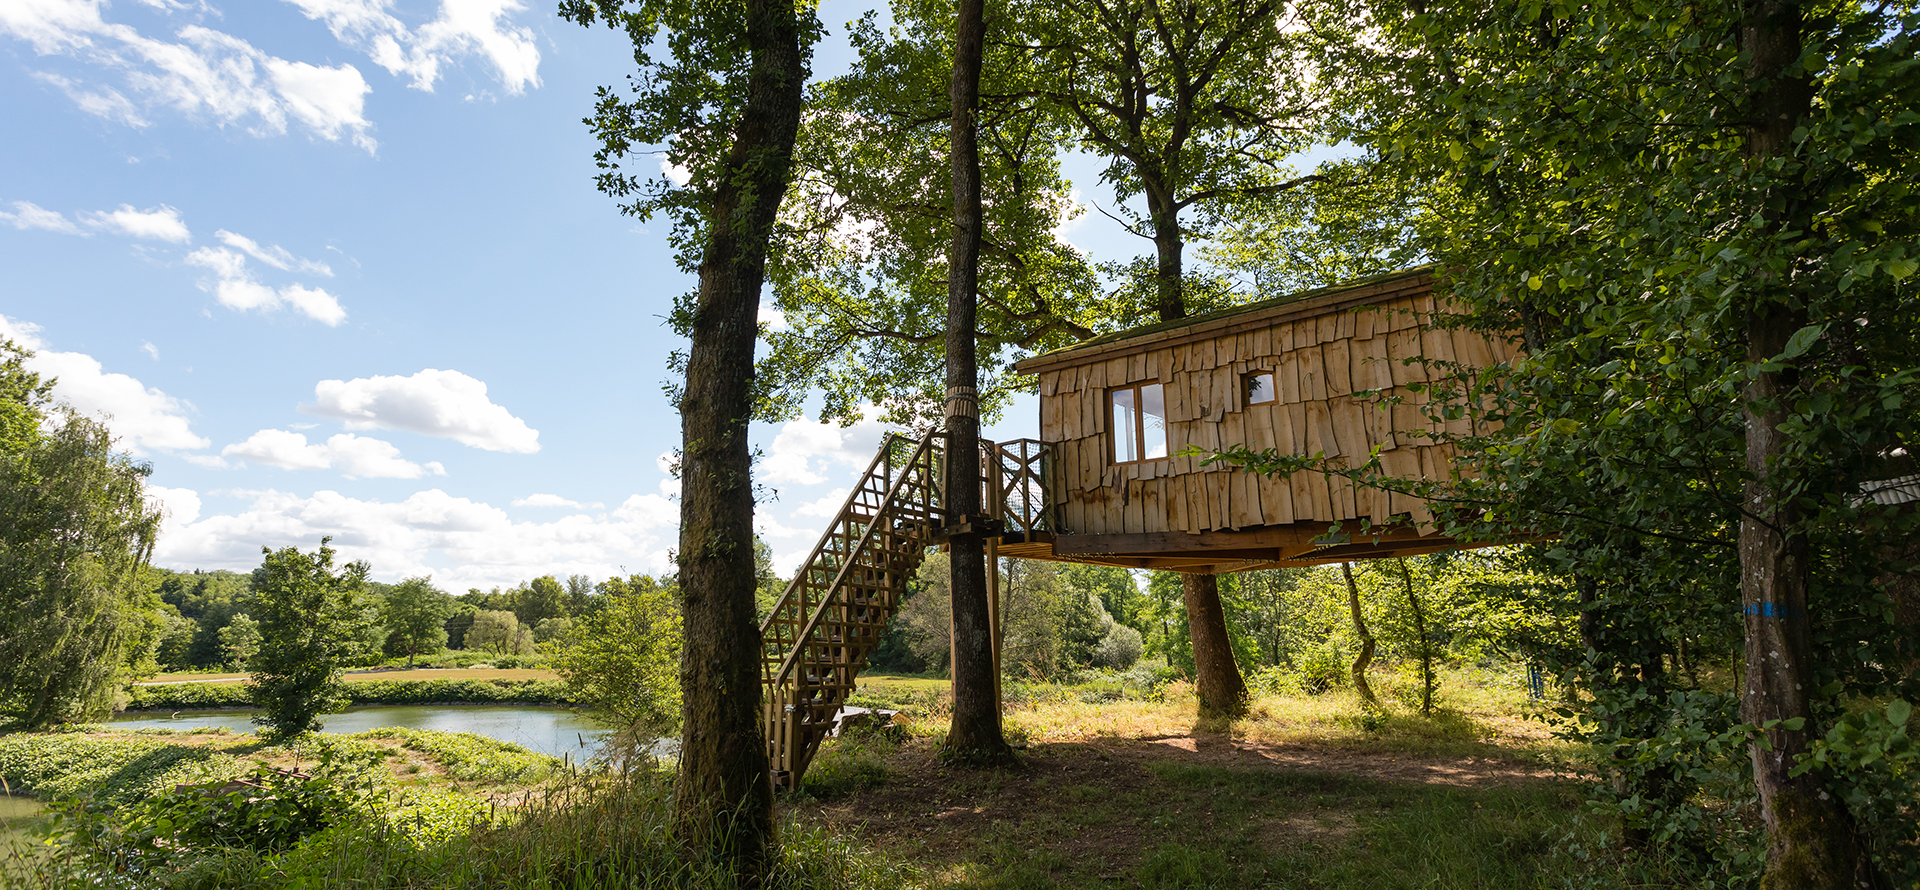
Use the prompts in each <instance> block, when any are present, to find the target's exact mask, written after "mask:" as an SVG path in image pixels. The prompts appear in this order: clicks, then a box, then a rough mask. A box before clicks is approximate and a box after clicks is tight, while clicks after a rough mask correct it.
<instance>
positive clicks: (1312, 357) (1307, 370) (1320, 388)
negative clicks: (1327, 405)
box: [1300, 346, 1327, 402]
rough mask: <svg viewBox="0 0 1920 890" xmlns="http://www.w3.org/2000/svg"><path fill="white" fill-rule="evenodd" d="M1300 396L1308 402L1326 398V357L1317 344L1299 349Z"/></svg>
mask: <svg viewBox="0 0 1920 890" xmlns="http://www.w3.org/2000/svg"><path fill="white" fill-rule="evenodd" d="M1300 362H1301V370H1300V397H1301V399H1303V400H1305V401H1309V402H1322V401H1326V398H1327V357H1326V353H1325V352H1324V351H1323V350H1322V349H1321V347H1319V346H1309V347H1307V348H1306V349H1302V350H1300Z"/></svg>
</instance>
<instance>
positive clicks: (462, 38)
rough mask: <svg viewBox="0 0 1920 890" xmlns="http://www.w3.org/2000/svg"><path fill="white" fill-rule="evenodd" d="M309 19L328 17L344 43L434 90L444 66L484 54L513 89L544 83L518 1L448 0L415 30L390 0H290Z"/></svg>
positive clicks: (417, 84)
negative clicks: (391, 8)
mask: <svg viewBox="0 0 1920 890" xmlns="http://www.w3.org/2000/svg"><path fill="white" fill-rule="evenodd" d="M289 2H291V3H293V4H294V5H295V6H298V7H300V10H301V11H302V12H304V13H306V15H307V18H310V19H315V20H318V21H323V22H326V24H327V27H328V29H330V30H332V31H333V36H334V37H335V38H336V39H338V40H339V41H340V42H341V43H344V44H347V45H348V46H352V47H355V48H356V49H359V50H361V51H362V52H365V53H366V54H367V56H368V57H369V58H371V59H373V61H374V64H376V65H379V66H380V67H382V68H385V69H387V71H388V72H390V73H392V74H393V75H394V76H396V77H410V78H412V79H413V86H414V87H415V88H416V89H421V90H426V91H429V92H431V91H432V90H433V84H434V82H435V81H437V80H439V79H440V68H441V66H442V65H446V64H450V63H452V62H453V61H455V60H456V59H458V58H460V57H462V56H468V55H472V56H479V57H482V58H484V59H486V60H487V61H488V62H489V63H491V64H492V66H493V71H494V77H495V78H496V79H497V80H499V81H500V85H501V86H502V87H505V88H506V91H507V92H508V93H511V94H513V95H519V94H520V93H522V92H525V90H526V88H527V87H529V86H534V87H537V86H539V85H540V73H539V69H540V50H539V49H538V48H537V47H535V46H534V42H533V32H532V31H531V30H529V29H527V28H524V27H518V26H515V25H513V24H511V23H510V22H509V21H508V19H509V18H510V17H511V16H512V14H514V13H517V12H521V11H523V10H525V9H526V6H525V4H522V3H520V2H518V0H442V2H441V4H440V14H439V15H438V16H437V17H436V18H435V19H434V20H433V21H431V22H428V23H426V24H424V25H421V26H420V27H419V28H418V29H414V30H409V29H408V28H407V26H406V25H405V24H404V23H402V22H401V21H400V20H399V19H397V18H395V17H394V16H393V15H391V14H389V13H388V12H387V6H388V3H387V2H386V0H289Z"/></svg>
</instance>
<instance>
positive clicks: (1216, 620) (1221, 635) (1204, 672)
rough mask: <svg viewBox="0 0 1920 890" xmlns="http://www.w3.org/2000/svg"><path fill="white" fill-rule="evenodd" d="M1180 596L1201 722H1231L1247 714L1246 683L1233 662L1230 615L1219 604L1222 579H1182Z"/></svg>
mask: <svg viewBox="0 0 1920 890" xmlns="http://www.w3.org/2000/svg"><path fill="white" fill-rule="evenodd" d="M1180 596H1181V598H1182V599H1183V600H1184V601H1185V602H1186V606H1187V632H1188V633H1189V634H1190V635H1191V636H1192V638H1193V672H1194V674H1195V675H1196V676H1195V678H1194V679H1195V684H1194V685H1195V687H1196V689H1195V691H1196V692H1197V693H1198V694H1199V696H1200V719H1202V720H1222V719H1224V720H1231V719H1233V718H1236V717H1239V716H1242V715H1244V714H1246V713H1247V684H1246V682H1245V681H1243V680H1242V679H1240V667H1239V666H1238V665H1236V664H1234V661H1233V639H1232V638H1231V637H1229V636H1228V635H1227V613H1226V610H1225V609H1223V608H1222V607H1221V605H1220V579H1219V578H1218V577H1217V576H1214V575H1198V574H1193V575H1188V574H1183V575H1181V576H1180Z"/></svg>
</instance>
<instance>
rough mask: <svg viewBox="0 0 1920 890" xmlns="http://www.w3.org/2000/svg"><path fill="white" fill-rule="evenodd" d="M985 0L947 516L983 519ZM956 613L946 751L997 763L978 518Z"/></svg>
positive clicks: (967, 134)
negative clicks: (977, 319)
mask: <svg viewBox="0 0 1920 890" xmlns="http://www.w3.org/2000/svg"><path fill="white" fill-rule="evenodd" d="M985 5H986V4H985V2H984V0H960V2H959V4H958V8H957V9H956V10H955V13H956V18H955V22H954V48H953V82H952V85H951V93H950V99H951V101H952V102H953V121H952V125H951V127H950V130H949V134H950V137H951V150H952V155H953V158H952V159H953V244H952V247H951V249H950V251H949V253H948V257H947V259H948V266H947V333H946V347H947V409H946V422H947V437H948V438H947V455H946V456H947V478H946V506H947V510H948V517H947V518H948V522H950V523H970V524H972V523H977V522H979V520H980V518H982V515H983V514H984V513H985V511H984V510H983V509H982V505H981V503H980V480H981V473H980V445H979V442H980V408H979V396H978V386H979V367H978V363H977V360H976V358H975V351H974V349H975V343H974V314H975V311H976V309H977V308H978V302H979V281H980V235H981V232H980V225H981V219H980V217H981V210H980V136H979V131H978V125H977V121H976V119H975V115H976V112H977V110H978V108H979V105H980V60H981V55H982V48H983V46H984V44H985V40H986V10H985ZM948 546H949V548H950V553H951V556H952V558H951V561H950V562H949V566H950V568H949V571H950V572H951V574H950V576H949V577H950V579H951V584H952V594H953V599H952V615H953V723H952V725H951V726H949V727H948V729H947V743H946V747H945V749H944V750H943V752H942V753H943V754H944V755H945V756H947V757H949V758H953V759H958V760H964V761H968V762H985V763H998V762H1002V761H1005V760H1006V759H1007V758H1008V757H1009V756H1011V754H1012V749H1011V748H1010V747H1008V745H1007V741H1006V738H1005V737H1004V735H1003V734H1002V733H1001V728H1000V703H999V696H998V695H997V694H996V689H997V684H998V682H999V678H998V677H996V676H994V669H993V624H992V621H991V614H990V612H989V609H988V604H987V564H986V553H985V546H986V538H985V536H984V535H982V534H981V532H980V530H979V529H977V528H974V529H970V530H968V531H966V532H963V533H960V534H955V535H953V536H951V537H950V538H949V539H948Z"/></svg>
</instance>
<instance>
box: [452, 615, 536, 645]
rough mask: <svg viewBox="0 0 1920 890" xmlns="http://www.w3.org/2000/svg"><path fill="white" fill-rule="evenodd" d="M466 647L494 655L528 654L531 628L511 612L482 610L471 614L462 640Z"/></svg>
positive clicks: (531, 640) (531, 641)
mask: <svg viewBox="0 0 1920 890" xmlns="http://www.w3.org/2000/svg"><path fill="white" fill-rule="evenodd" d="M463 642H464V643H465V645H466V648H468V649H484V650H486V651H488V652H491V653H493V654H494V655H507V654H517V655H530V654H532V653H533V630H532V628H528V627H524V626H522V625H521V624H520V619H519V618H518V617H517V616H515V615H514V614H513V613H512V612H507V611H494V610H482V611H479V612H475V613H474V614H473V624H472V625H470V626H468V628H467V633H466V636H465V638H464V640H463Z"/></svg>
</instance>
